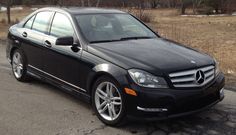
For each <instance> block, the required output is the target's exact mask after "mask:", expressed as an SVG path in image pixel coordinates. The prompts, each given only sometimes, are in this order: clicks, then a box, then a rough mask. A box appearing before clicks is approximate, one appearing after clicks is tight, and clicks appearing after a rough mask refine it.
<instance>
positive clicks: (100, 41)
mask: <svg viewBox="0 0 236 135" xmlns="http://www.w3.org/2000/svg"><path fill="white" fill-rule="evenodd" d="M115 41H120V40H117V39H114V40H113V39H112V40H98V41H90V42H89V43H91V44H92V43H105V42H115Z"/></svg>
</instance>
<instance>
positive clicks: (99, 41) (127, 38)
mask: <svg viewBox="0 0 236 135" xmlns="http://www.w3.org/2000/svg"><path fill="white" fill-rule="evenodd" d="M151 38H155V37H148V36H143V37H124V38H120V39H111V40H98V41H90V42H89V43H90V44H92V43H105V42H115V41H124V40H132V39H135V40H137V39H151Z"/></svg>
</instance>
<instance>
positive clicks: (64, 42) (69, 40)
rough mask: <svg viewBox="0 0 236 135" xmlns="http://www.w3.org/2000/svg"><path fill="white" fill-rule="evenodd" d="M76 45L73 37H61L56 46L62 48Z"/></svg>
mask: <svg viewBox="0 0 236 135" xmlns="http://www.w3.org/2000/svg"><path fill="white" fill-rule="evenodd" d="M73 44H74V38H73V37H71V36H68V37H60V38H58V39H57V40H56V45H60V46H72V45H73Z"/></svg>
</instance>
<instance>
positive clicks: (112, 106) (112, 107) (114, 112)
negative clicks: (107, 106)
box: [111, 104, 117, 117]
mask: <svg viewBox="0 0 236 135" xmlns="http://www.w3.org/2000/svg"><path fill="white" fill-rule="evenodd" d="M111 111H112V114H113V116H114V117H115V116H116V115H117V114H116V110H115V106H114V105H113V104H112V105H111Z"/></svg>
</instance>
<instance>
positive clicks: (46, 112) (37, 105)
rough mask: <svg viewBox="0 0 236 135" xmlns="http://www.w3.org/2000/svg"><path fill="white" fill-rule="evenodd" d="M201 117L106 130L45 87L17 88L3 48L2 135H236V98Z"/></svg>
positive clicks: (74, 102) (75, 102)
mask: <svg viewBox="0 0 236 135" xmlns="http://www.w3.org/2000/svg"><path fill="white" fill-rule="evenodd" d="M225 94H226V98H225V100H224V101H223V102H221V103H219V104H218V105H216V106H215V107H213V108H211V109H209V110H207V111H205V112H203V113H200V114H198V115H194V116H189V117H185V118H178V119H172V120H166V121H159V122H154V123H142V122H139V123H137V122H133V123H132V122H131V123H128V124H127V125H125V126H123V127H119V128H112V127H108V126H106V125H104V124H102V123H101V122H100V121H99V120H98V119H97V117H96V116H95V115H94V113H93V111H92V109H91V107H90V106H89V105H88V104H86V103H84V102H82V101H80V100H79V99H76V98H74V97H73V96H71V95H69V94H66V93H64V92H62V91H60V90H58V89H57V88H55V87H53V86H50V85H48V84H46V83H43V82H40V81H32V82H30V83H20V82H17V81H16V80H15V79H14V77H13V75H12V73H11V70H10V65H9V64H8V63H7V61H6V60H5V46H3V45H0V134H2V135H83V134H86V135H93V134H95V135H126V134H137V135H165V134H168V135H169V134H170V135H175V134H183V135H185V134H194V135H195V134H196V135H200V134H205V135H207V134H211V135H217V134H219V135H222V134H227V135H232V134H236V92H233V91H226V92H225Z"/></svg>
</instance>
